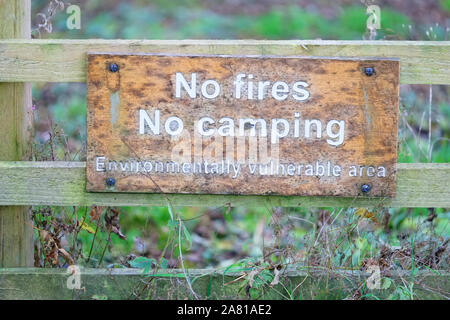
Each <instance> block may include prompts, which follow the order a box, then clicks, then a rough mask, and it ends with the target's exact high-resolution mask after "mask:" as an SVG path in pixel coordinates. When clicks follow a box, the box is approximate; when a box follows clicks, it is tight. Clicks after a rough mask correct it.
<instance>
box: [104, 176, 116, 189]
mask: <svg viewBox="0 0 450 320" xmlns="http://www.w3.org/2000/svg"><path fill="white" fill-rule="evenodd" d="M115 184H116V179H114V178H107V179H106V185H107V186H108V187H113V186H114V185H115Z"/></svg>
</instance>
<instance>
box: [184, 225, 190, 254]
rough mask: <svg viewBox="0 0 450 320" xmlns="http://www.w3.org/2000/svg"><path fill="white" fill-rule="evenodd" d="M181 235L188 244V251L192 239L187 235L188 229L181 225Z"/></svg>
mask: <svg viewBox="0 0 450 320" xmlns="http://www.w3.org/2000/svg"><path fill="white" fill-rule="evenodd" d="M182 226H183V235H184V238H185V239H186V241H187V242H188V246H187V248H188V249H190V248H191V247H192V237H191V234H190V233H189V231H188V229H187V228H186V226H185V225H184V224H183V225H182Z"/></svg>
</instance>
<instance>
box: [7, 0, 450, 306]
mask: <svg viewBox="0 0 450 320" xmlns="http://www.w3.org/2000/svg"><path fill="white" fill-rule="evenodd" d="M30 21H31V17H30V0H2V1H0V267H3V268H8V267H9V268H11V267H31V266H32V265H33V241H32V235H33V232H32V230H31V226H30V225H31V222H30V221H29V208H28V207H27V206H29V205H55V206H72V205H73V206H87V205H92V204H96V205H110V206H124V205H127V206H160V205H166V204H167V199H166V196H164V195H161V194H117V193H114V194H108V193H87V192H86V191H85V163H84V162H56V161H55V162H28V161H22V160H25V159H24V157H25V154H26V151H27V150H28V148H29V146H30V143H31V132H32V125H31V119H32V111H31V86H30V82H39V81H46V82H84V81H85V80H86V53H87V52H94V51H95V52H111V53H112V52H117V53H118V52H120V53H134V52H153V53H158V52H160V53H191V54H240V55H242V54H258V55H284V56H288V55H303V56H328V57H331V56H336V57H396V58H400V82H401V83H402V84H444V85H449V84H450V72H449V70H450V42H448V41H442V42H436V41H323V40H302V41H299V40H287V41H255V40H182V41H179V40H30ZM397 170H398V172H397V193H396V194H397V195H396V197H395V198H394V199H387V198H386V199H379V198H378V199H373V198H367V197H364V198H333V197H299V196H294V197H281V196H231V195H178V194H174V195H168V197H169V198H170V199H171V201H172V203H173V204H174V205H183V206H191V205H192V206H229V205H232V206H266V205H267V206H286V207H287V206H305V207H323V206H336V207H338V206H339V207H345V206H374V205H382V206H386V207H450V164H448V163H445V164H432V163H430V164H419V163H415V164H402V163H400V164H398V165H397ZM174 272H175V273H176V272H177V271H174ZM63 273H64V271H55V270H45V271H41V270H34V269H25V268H24V269H0V299H1V298H45V297H49V298H57V297H72V295H71V294H72V293H70V292H66V293H62V292H63V291H64V290H68V289H66V288H65V280H64V279H65V278H64V277H62V274H63ZM203 273H205V274H209V272H208V271H204V272H203ZM111 274H114V275H115V277H116V278H119V279H120V281H119V282H120V283H122V284H123V283H125V284H126V285H125V286H127V285H129V284H130V283H131V282H133V281H136V280H135V278H136V272H134V271H129V272H128V273H127V272H126V271H121V272H119V271H114V272H112V271H111V272H109V271H107V270H87V271H86V275H88V277H87V279H92V282H90V284H89V286H90V287H91V289H90V290H91V291H89V294H88V295H86V294H85V295H84V297H88V298H89V297H92V295H93V294H95V285H96V284H97V283H99V285H98V286H99V287H98V288H100V287H102V288H103V285H105V283H107V284H108V286H109V287H108V288H111V287H112V288H119V287H120V285H118V284H117V281H113V279H114V277H112V278H111V276H110V275H111ZM193 274H194V275H195V274H202V271H195V272H193ZM64 275H65V274H64ZM108 275H109V276H108ZM94 276H95V277H94ZM302 276H303V275H302V274H301V273H295V276H294V278H295V279H297V278H298V279H300V280H301V279H302ZM125 278H126V279H127V280H123V279H125ZM294 278H293V279H294ZM208 279H210V276H208ZM298 279H297V280H298ZM439 279H440V280H439V281H440V283H441V285H442V284H443V285H444V287H445V288H446V289H447V290H446V291H447V292H448V291H449V290H448V288H449V286H448V274H447V273H445V274H443V275H442V274H441V276H440V277H439ZM442 279H444V280H445V281H443V280H442ZM107 280H108V281H107ZM297 280H296V281H297ZM88 281H91V280H88ZM123 281H125V282H123ZM28 283H30V284H33V285H32V286H30V287H28ZM100 283H102V285H100ZM199 283H200V282H199ZM114 286H116V287H114ZM205 286H206V287H208V286H211V284H210V282H208V281H207V282H206V284H205ZM203 288H204V287H203ZM27 290H29V291H27ZM39 290H42V292H41V294H40V293H39V292H40V291H39ZM99 290H100V291H102V290H103V291H104V290H106V289H105V288H103V289H101V288H100V289H99ZM108 290H110V289H108ZM103 291H102V292H103ZM113 291H114V290H113ZM113 291H111V292H113ZM108 292H109V291H108ZM115 292H116V293H115V294H113V295H112V297H116V298H120V297H122V298H125V297H128V296H129V294H130V292H126V293H123V294H117V292H118V291H115ZM425 292H426V290H425ZM231 296H233V295H231ZM162 297H163V296H162Z"/></svg>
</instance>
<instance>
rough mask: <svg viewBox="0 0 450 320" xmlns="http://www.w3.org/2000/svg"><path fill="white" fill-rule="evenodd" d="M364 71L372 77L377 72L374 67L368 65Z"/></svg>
mask: <svg viewBox="0 0 450 320" xmlns="http://www.w3.org/2000/svg"><path fill="white" fill-rule="evenodd" d="M364 73H365V74H366V76H368V77H370V76H371V75H373V74H374V73H375V70H374V69H373V68H372V67H366V68H364Z"/></svg>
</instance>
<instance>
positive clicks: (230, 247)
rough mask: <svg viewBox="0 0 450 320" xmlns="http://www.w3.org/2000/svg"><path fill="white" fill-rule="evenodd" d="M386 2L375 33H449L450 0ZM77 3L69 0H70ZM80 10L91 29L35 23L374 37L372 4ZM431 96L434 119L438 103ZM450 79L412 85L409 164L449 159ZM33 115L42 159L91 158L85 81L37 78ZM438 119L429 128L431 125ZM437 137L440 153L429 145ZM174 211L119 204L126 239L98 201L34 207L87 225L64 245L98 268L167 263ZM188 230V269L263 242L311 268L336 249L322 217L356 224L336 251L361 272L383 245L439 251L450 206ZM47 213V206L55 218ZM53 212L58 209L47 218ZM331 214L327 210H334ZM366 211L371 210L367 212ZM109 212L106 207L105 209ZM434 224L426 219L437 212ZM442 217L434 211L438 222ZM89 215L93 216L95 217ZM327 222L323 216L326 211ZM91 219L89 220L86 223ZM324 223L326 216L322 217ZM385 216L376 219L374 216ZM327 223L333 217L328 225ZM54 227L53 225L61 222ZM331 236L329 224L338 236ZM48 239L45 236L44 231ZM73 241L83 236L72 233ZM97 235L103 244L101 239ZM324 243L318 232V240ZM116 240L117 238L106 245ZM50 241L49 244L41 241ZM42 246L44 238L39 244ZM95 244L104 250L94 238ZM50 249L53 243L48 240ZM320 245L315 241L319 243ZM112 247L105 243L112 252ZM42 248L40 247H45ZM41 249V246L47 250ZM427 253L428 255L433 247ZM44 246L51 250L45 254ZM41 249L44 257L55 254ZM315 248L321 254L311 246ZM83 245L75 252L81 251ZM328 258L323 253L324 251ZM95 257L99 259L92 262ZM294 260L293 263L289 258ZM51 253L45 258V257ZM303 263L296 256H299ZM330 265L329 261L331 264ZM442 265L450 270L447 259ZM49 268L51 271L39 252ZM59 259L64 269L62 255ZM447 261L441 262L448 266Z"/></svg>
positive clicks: (102, 31) (188, 34)
mask: <svg viewBox="0 0 450 320" xmlns="http://www.w3.org/2000/svg"><path fill="white" fill-rule="evenodd" d="M50 2H52V1H50V0H33V1H32V10H33V17H34V21H33V26H34V27H35V28H37V27H38V25H39V24H40V23H42V17H40V16H38V13H44V14H48V12H47V8H48V5H49V3H50ZM372 2H374V3H376V4H378V5H379V6H380V8H381V29H380V30H377V34H376V36H375V39H376V40H382V39H384V40H436V41H439V40H449V39H448V37H449V28H448V26H449V21H450V1H449V0H436V1H434V0H420V1H419V0H415V1H396V0H384V1H372ZM65 3H66V4H68V1H66V2H65ZM70 3H71V4H78V5H79V6H80V8H81V18H82V23H81V29H80V30H68V29H67V28H66V19H67V14H66V13H65V11H59V12H56V13H55V14H54V16H53V19H52V22H53V23H52V27H53V28H52V32H51V33H48V32H38V31H37V30H34V32H33V36H34V37H35V38H43V39H50V38H52V39H54V38H61V39H63V38H64V39H70V38H73V39H80V38H86V39H88V38H106V39H117V38H123V39H246V38H252V39H318V38H320V39H338V40H361V39H365V38H367V32H366V27H365V26H366V19H367V16H366V14H365V11H366V6H365V4H364V3H365V1H350V0H337V1H325V0H319V1H308V0H299V1H293V0H273V1H270V0H259V1H256V0H224V1H216V0H209V1H206V0H203V1H201V0H179V1H167V0H148V1H145V0H134V1H118V0H109V1H100V0H89V1H74V0H72V1H70ZM430 94H431V110H432V112H431V114H429V112H428V110H429V103H430ZM448 94H449V90H448V87H447V86H433V87H432V90H430V86H427V85H402V86H401V104H400V118H399V155H398V161H399V162H449V159H450V146H449V138H450V103H449V99H448V97H449V95H448ZM33 108H34V110H35V111H34V112H35V148H34V149H35V152H34V154H33V159H34V160H75V161H83V160H85V156H86V154H85V141H86V121H85V117H86V87H85V84H82V83H80V84H76V83H70V84H68V83H60V84H50V83H38V84H34V87H33ZM429 117H431V127H430V126H429V125H428V123H429V121H428V120H429ZM430 134H431V143H432V153H431V155H430V153H428V152H427V150H428V145H429V136H430ZM168 209H169V208H168V207H150V208H140V207H139V208H135V207H123V208H119V210H120V213H121V215H120V225H121V231H122V233H123V234H124V235H125V236H126V239H121V238H119V237H118V236H117V235H115V234H112V235H111V234H108V232H107V230H106V229H104V228H103V229H102V227H100V229H99V232H98V233H97V234H96V233H95V232H93V231H95V229H96V223H95V220H89V215H88V213H90V211H91V210H92V209H91V208H77V209H74V208H55V207H52V208H42V207H39V208H34V211H35V216H34V219H35V223H36V225H37V226H39V227H40V228H43V229H47V230H49V231H52V232H53V233H55V232H57V230H55V229H52V228H54V224H51V223H50V221H57V222H58V223H63V224H71V223H72V224H73V222H74V219H75V217H76V219H77V220H78V221H84V222H85V223H86V225H83V226H82V228H81V231H80V232H79V233H78V234H76V236H73V235H71V234H70V233H69V234H63V235H62V236H61V241H62V243H65V244H66V246H69V244H71V243H72V244H76V245H75V246H72V249H74V248H73V247H75V249H76V248H78V249H79V250H80V252H79V253H76V252H71V254H72V255H73V256H74V257H75V256H76V257H78V258H77V259H76V260H77V263H78V264H86V265H89V266H99V265H101V266H129V264H128V262H129V261H130V260H132V259H134V257H136V256H145V257H153V258H156V259H158V258H159V256H160V255H161V253H162V250H163V248H164V246H165V244H166V243H167V241H168V237H169V233H170V232H169V231H170V230H169V229H170V215H169V211H168ZM176 210H177V212H179V214H180V216H181V217H182V218H183V219H184V220H185V223H184V224H185V225H186V227H187V229H188V230H189V231H188V232H189V234H190V235H189V236H188V237H186V239H188V238H189V239H188V240H189V242H190V243H189V245H184V246H183V252H184V258H185V265H186V267H217V266H227V265H230V264H232V263H235V262H237V261H240V260H241V259H244V258H247V257H253V258H257V257H261V256H262V254H263V250H266V249H263V246H265V247H267V248H270V247H272V248H277V250H279V251H278V252H281V251H282V250H284V249H286V250H287V249H289V250H291V251H290V254H292V256H291V255H283V254H281V253H278V254H275V255H272V258H273V259H277V257H282V258H283V259H285V262H286V261H287V262H289V261H291V262H295V261H302V262H303V263H307V264H314V263H316V264H317V263H319V264H320V263H323V261H322V262H320V261H315V262H314V261H312V260H311V259H312V258H314V252H316V255H319V256H316V260H317V259H318V260H320V259H323V257H324V255H325V254H324V253H323V252H322V251H321V250H322V249H324V250H325V248H326V246H322V244H321V243H322V242H320V241H319V244H318V245H317V243H316V241H315V239H316V238H314V237H317V236H318V234H317V232H318V230H320V227H319V226H321V225H323V221H324V220H323V219H322V218H323V217H324V216H327V215H328V216H331V217H333V219H334V218H336V220H335V222H334V223H335V224H336V226H338V227H339V228H341V229H340V230H342V231H345V232H348V231H349V230H348V229H346V226H349V225H352V223H353V222H354V221H355V219H359V220H358V221H360V222H362V224H360V223H358V225H357V227H356V229H355V230H357V232H354V231H355V230H353V229H352V230H351V234H352V236H351V237H348V238H345V237H342V234H335V235H334V237H335V238H334V240H335V241H339V239H341V238H342V241H344V244H343V245H342V246H341V247H340V248H339V249H338V250H337V251H336V252H334V254H333V255H332V257H329V258H330V259H331V260H332V262H333V264H334V265H335V266H345V267H349V268H360V267H361V265H362V263H363V261H365V260H364V259H366V260H367V259H369V258H373V257H377V256H378V255H379V251H380V248H382V247H383V246H384V245H388V246H390V247H391V248H402V246H403V247H404V246H405V245H406V244H408V243H409V244H410V245H411V243H412V244H414V241H418V242H421V241H422V242H426V243H428V244H429V245H430V246H431V247H432V248H431V249H430V248H428V249H429V250H433V248H434V249H436V248H437V247H438V246H439V245H441V244H442V243H443V242H444V241H445V239H447V238H448V236H449V234H450V226H449V221H450V210H449V209H448V208H440V209H436V210H435V211H433V210H428V209H426V208H425V209H389V210H388V211H387V213H388V214H389V215H390V219H389V220H388V222H387V224H386V225H385V226H382V225H381V220H382V219H383V217H384V216H386V210H384V209H383V208H372V209H370V211H368V210H367V211H364V212H366V213H367V212H370V213H371V214H372V215H373V216H374V217H375V218H373V219H372V218H370V219H367V217H366V216H365V215H363V216H362V217H361V216H358V215H356V214H355V212H356V210H357V209H354V208H343V209H342V210H341V209H339V208H335V209H332V208H323V209H308V208H284V209H278V208H252V209H250V208H231V209H230V208H226V207H224V208H207V209H204V208H192V207H184V208H176ZM46 212H47V213H46ZM48 212H50V213H51V214H48ZM324 212H325V213H324ZM358 212H361V211H358ZM103 214H106V213H103ZM430 215H431V217H432V218H431V221H428V220H429V219H430ZM433 215H436V217H433ZM85 217H88V218H87V219H86V218H85ZM321 217H322V218H321ZM83 219H85V220H83ZM321 219H322V220H321ZM374 219H375V220H374ZM327 221H328V220H327ZM52 226H53V227H52ZM331 235H332V232H331V231H330V237H331ZM36 237H37V238H39V237H38V234H36ZM74 237H75V238H74ZM94 238H95V239H96V240H95V241H94ZM319 238H320V237H319ZM108 239H110V240H109V241H108ZM41 240H42V239H41ZM37 242H39V241H37ZM92 243H94V245H91V244H92ZM39 245H41V246H43V245H44V244H43V243H40V244H39V243H38V245H37V247H39ZM314 245H315V248H314ZM105 248H106V249H107V250H106V249H105ZM38 249H39V248H38ZM38 249H37V250H38ZM428 249H427V250H428ZM42 250H43V249H42ZM42 250H41V251H40V254H41V256H44V255H45V252H44V251H42ZM311 250H313V251H314V250H315V251H314V252H312V251H311ZM75 251H76V250H75ZM319 253H320V254H319ZM88 257H89V258H88ZM288 257H290V258H288ZM41 258H42V257H41ZM164 258H165V259H166V261H167V267H179V261H178V260H177V259H178V250H177V249H176V243H171V250H168V251H167V253H166V254H165V257H164ZM297 258H298V259H297ZM331 260H330V261H331ZM443 260H445V261H444V263H446V264H445V265H444V267H447V266H448V255H447V257H446V259H443ZM38 265H39V266H44V265H45V266H50V265H49V264H48V263H45V262H44V259H41V260H40V262H39V263H38ZM58 265H61V266H62V265H64V261H61V263H60V264H58ZM440 267H441V268H442V267H443V265H440Z"/></svg>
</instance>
